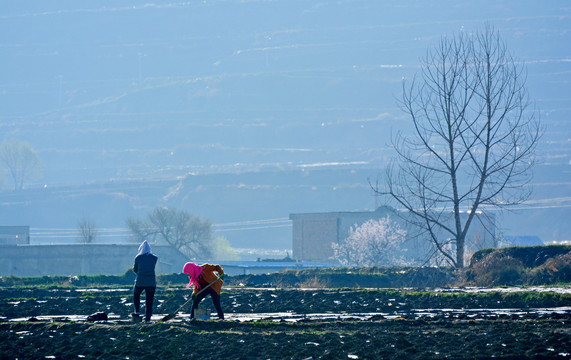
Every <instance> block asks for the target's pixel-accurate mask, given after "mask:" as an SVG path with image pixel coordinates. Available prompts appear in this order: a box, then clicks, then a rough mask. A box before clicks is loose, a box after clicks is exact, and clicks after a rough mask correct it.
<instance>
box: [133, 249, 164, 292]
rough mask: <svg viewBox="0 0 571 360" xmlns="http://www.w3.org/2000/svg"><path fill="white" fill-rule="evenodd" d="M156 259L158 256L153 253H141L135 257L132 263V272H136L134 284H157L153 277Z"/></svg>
mask: <svg viewBox="0 0 571 360" xmlns="http://www.w3.org/2000/svg"><path fill="white" fill-rule="evenodd" d="M157 260H158V257H156V256H155V255H153V254H142V255H137V257H135V264H134V265H133V272H134V273H135V274H137V278H136V279H135V286H141V287H145V286H155V287H156V286H157V280H156V279H155V265H156V264H157Z"/></svg>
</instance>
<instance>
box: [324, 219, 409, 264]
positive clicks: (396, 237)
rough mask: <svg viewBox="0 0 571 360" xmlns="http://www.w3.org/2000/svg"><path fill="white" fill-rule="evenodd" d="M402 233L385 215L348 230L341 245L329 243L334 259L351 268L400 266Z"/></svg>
mask: <svg viewBox="0 0 571 360" xmlns="http://www.w3.org/2000/svg"><path fill="white" fill-rule="evenodd" d="M405 240H406V230H403V229H401V228H400V226H399V225H398V224H397V223H395V222H392V221H391V220H390V218H389V216H387V217H385V218H382V219H380V220H369V221H367V222H365V223H363V224H362V225H360V226H356V225H355V227H354V228H353V227H352V228H351V229H350V230H349V236H348V237H347V239H345V241H344V242H342V243H338V244H332V246H333V253H334V255H333V256H334V257H335V259H337V260H338V261H339V262H340V263H341V264H343V265H351V266H403V265H405V259H404V257H403V255H402V253H403V252H405V251H406V249H404V248H403V247H402V246H403V243H404V241H405Z"/></svg>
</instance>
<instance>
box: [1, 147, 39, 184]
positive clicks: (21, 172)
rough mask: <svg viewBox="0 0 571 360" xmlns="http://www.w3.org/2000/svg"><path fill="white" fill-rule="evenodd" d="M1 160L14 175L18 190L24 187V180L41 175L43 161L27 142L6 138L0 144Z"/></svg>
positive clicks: (13, 178)
mask: <svg viewBox="0 0 571 360" xmlns="http://www.w3.org/2000/svg"><path fill="white" fill-rule="evenodd" d="M0 161H2V163H3V164H4V166H5V167H6V168H7V169H8V172H9V173H10V175H11V176H12V180H13V181H14V190H16V191H19V190H22V189H23V188H24V181H27V180H29V179H31V178H34V177H40V175H41V169H42V161H41V160H40V158H39V156H38V155H37V154H36V152H35V151H34V149H33V148H32V147H31V146H30V144H28V143H27V142H24V141H19V140H5V141H4V142H3V143H2V145H0Z"/></svg>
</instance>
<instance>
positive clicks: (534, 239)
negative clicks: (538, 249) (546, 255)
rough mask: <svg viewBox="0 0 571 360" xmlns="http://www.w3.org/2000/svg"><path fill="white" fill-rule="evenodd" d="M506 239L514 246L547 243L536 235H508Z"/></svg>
mask: <svg viewBox="0 0 571 360" xmlns="http://www.w3.org/2000/svg"><path fill="white" fill-rule="evenodd" d="M506 240H507V242H508V243H509V244H511V245H513V246H535V245H545V244H544V243H543V241H541V239H540V238H539V236H535V235H522V236H506Z"/></svg>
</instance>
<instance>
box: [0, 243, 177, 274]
mask: <svg viewBox="0 0 571 360" xmlns="http://www.w3.org/2000/svg"><path fill="white" fill-rule="evenodd" d="M138 247H139V244H62V245H0V275H4V276H8V275H15V276H44V275H98V274H106V275H120V274H123V273H125V271H127V270H128V269H130V268H132V266H133V261H134V259H135V256H136V255H137V249H138ZM151 247H152V251H153V254H155V255H156V256H158V258H159V260H158V263H157V267H156V272H157V274H162V273H164V274H169V273H180V272H181V271H182V267H183V265H184V263H185V262H186V261H187V259H186V258H185V257H184V256H183V255H182V254H181V253H179V252H178V251H177V250H176V249H174V248H173V247H171V246H168V245H151Z"/></svg>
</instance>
